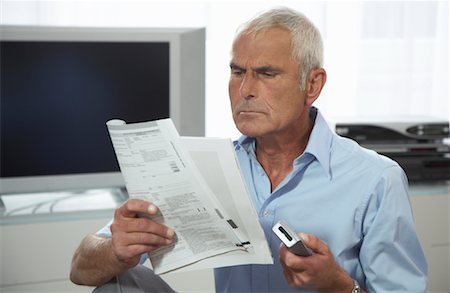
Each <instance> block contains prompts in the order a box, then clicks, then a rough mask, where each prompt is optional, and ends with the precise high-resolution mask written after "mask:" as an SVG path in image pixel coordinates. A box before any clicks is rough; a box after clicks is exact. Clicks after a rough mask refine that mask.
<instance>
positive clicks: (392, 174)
mask: <svg viewBox="0 0 450 293" xmlns="http://www.w3.org/2000/svg"><path fill="white" fill-rule="evenodd" d="M322 51H323V48H322V40H321V37H320V34H319V32H318V30H317V29H316V28H315V27H314V25H313V24H312V23H311V22H310V21H309V20H308V19H307V18H306V17H305V16H303V15H302V14H300V13H298V12H295V11H293V10H291V9H287V8H282V9H274V10H270V11H267V12H265V13H263V14H261V15H259V16H258V17H256V18H255V19H253V20H251V21H250V22H248V23H246V24H245V25H244V26H243V27H242V28H241V30H240V31H239V32H238V34H237V36H236V38H235V40H234V43H233V47H232V57H231V62H230V68H231V76H230V81H229V94H230V100H231V107H232V112H233V119H234V121H235V123H236V126H237V128H238V129H239V130H240V132H241V133H242V134H243V136H242V137H241V138H240V139H239V140H238V141H236V142H235V151H236V156H237V158H238V160H239V163H240V167H241V169H242V172H243V174H244V177H245V180H246V183H247V185H248V189H249V191H250V193H251V196H252V199H253V203H254V206H255V208H256V209H257V213H258V215H259V221H260V223H261V226H262V227H263V229H264V232H265V235H266V238H267V241H268V243H269V245H270V248H271V250H272V254H273V256H274V258H275V260H276V261H275V263H274V264H273V265H243V266H234V267H225V268H219V269H215V281H216V290H217V291H218V292H268V291H273V292H281V291H298V290H303V291H312V292H349V293H350V292H363V291H365V290H367V291H369V292H386V291H392V292H424V291H426V281H427V265H426V261H425V258H424V255H423V253H422V250H421V247H420V244H419V241H418V238H417V235H416V231H415V226H414V222H413V216H412V212H411V207H410V203H409V198H408V186H407V179H406V176H405V174H404V172H403V170H402V169H401V168H400V167H399V166H398V164H397V163H395V162H394V161H392V160H390V159H388V158H386V157H383V156H380V155H378V154H376V153H375V152H372V151H369V150H365V149H363V148H361V147H360V146H358V145H357V144H356V143H355V142H353V141H351V140H349V139H345V138H342V137H339V136H338V135H336V134H335V133H334V132H332V131H331V130H330V128H329V127H328V126H327V123H326V122H325V120H324V118H323V117H322V115H321V114H320V112H319V111H318V109H317V108H315V107H313V106H312V104H313V103H314V101H315V100H316V99H317V98H318V97H319V95H320V93H321V90H322V88H323V86H324V84H325V82H326V72H325V70H324V69H323V68H322V55H323V53H322ZM156 211H157V207H155V206H154V205H152V204H151V203H148V202H143V201H139V200H128V201H127V202H126V203H124V204H123V205H122V206H121V207H120V208H118V209H117V210H116V213H115V215H114V220H113V222H112V224H111V226H110V228H109V227H108V226H107V227H105V228H104V229H103V230H102V231H100V232H99V233H97V235H91V236H88V237H86V238H85V239H84V240H83V242H82V244H81V245H80V247H79V249H78V250H77V252H76V253H75V255H74V259H73V264H72V273H71V278H72V281H73V282H75V283H78V284H89V285H96V286H100V285H103V284H104V283H106V282H108V281H110V280H111V279H114V277H116V276H121V274H123V273H124V272H127V271H133V270H134V269H132V268H134V267H135V266H136V265H137V264H138V263H139V262H140V261H141V255H142V254H144V253H148V252H150V253H151V252H152V251H153V250H154V249H156V248H158V247H160V246H162V245H166V244H168V243H170V241H171V239H172V238H173V236H174V234H175V232H176V231H172V230H171V229H170V228H168V227H165V226H163V225H160V224H158V223H155V222H153V221H151V220H149V219H147V218H137V217H136V216H137V214H138V213H149V214H154V213H155V212H156ZM279 219H283V220H285V221H286V222H288V223H289V225H290V226H291V227H292V228H293V229H294V230H295V231H297V232H302V233H300V236H301V237H302V238H303V240H304V241H305V243H306V245H307V246H308V247H309V248H310V249H311V250H312V252H313V254H312V256H307V257H303V256H298V255H295V254H293V253H291V252H290V251H289V250H288V249H287V248H286V246H284V245H280V241H279V240H278V239H277V238H276V236H275V235H274V234H273V233H272V231H271V227H272V226H273V225H274V224H275V223H276V222H277V221H278V220H279ZM137 267H139V266H137ZM149 275H150V274H149ZM124 278H125V277H124ZM126 278H131V279H133V276H131V277H130V276H127V277H126ZM149 278H150V277H149ZM147 281H148V282H147V283H150V282H152V284H151V286H156V287H148V288H153V289H148V288H147V289H146V288H145V286H146V285H139V284H138V286H136V287H139V288H140V289H141V290H144V291H145V290H159V289H160V290H166V289H167V290H170V288H169V287H168V286H167V284H164V283H161V282H162V281H160V280H159V279H158V278H157V277H155V276H152V279H148V280H147ZM149 286H150V285H149ZM158 286H161V287H158Z"/></svg>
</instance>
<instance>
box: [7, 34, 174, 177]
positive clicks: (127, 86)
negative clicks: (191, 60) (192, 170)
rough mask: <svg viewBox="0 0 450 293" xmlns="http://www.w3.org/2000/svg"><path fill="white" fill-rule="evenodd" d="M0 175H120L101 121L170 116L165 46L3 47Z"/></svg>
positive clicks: (69, 44)
mask: <svg viewBox="0 0 450 293" xmlns="http://www.w3.org/2000/svg"><path fill="white" fill-rule="evenodd" d="M0 54H1V56H0V58H1V59H0V60H1V62H0V64H1V72H0V76H1V84H0V88H1V92H0V94H1V101H0V110H1V112H0V135H1V140H0V141H1V144H0V155H1V157H0V164H1V169H0V176H1V177H20V176H42V175H59V174H78V173H95V172H115V171H118V170H119V168H118V164H117V161H116V158H115V155H114V151H113V148H112V145H111V141H110V139H109V136H108V132H107V128H106V126H105V123H106V121H108V120H109V119H115V118H118V119H123V120H125V121H126V122H140V121H148V120H153V119H160V118H167V117H169V106H170V105H169V102H170V101H169V96H170V93H169V87H170V85H169V42H72V41H70V42H60V41H58V42H54V41H2V42H1V44H0Z"/></svg>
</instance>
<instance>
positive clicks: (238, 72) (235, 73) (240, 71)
mask: <svg viewBox="0 0 450 293" xmlns="http://www.w3.org/2000/svg"><path fill="white" fill-rule="evenodd" d="M243 72H244V71H243V70H241V69H231V74H233V75H242V73H243Z"/></svg>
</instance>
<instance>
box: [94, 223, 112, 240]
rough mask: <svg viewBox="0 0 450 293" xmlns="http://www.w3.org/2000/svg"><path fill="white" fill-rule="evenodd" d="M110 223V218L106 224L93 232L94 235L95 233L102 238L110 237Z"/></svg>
mask: <svg viewBox="0 0 450 293" xmlns="http://www.w3.org/2000/svg"><path fill="white" fill-rule="evenodd" d="M111 224H112V220H110V221H109V222H108V224H106V225H105V226H104V227H103V228H101V229H100V230H98V231H97V233H95V235H97V236H99V237H104V238H111V229H110V227H111Z"/></svg>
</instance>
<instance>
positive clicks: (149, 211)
mask: <svg viewBox="0 0 450 293" xmlns="http://www.w3.org/2000/svg"><path fill="white" fill-rule="evenodd" d="M157 211H158V209H157V208H156V207H155V206H154V205H152V204H151V205H149V206H148V213H149V214H156V212H157Z"/></svg>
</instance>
